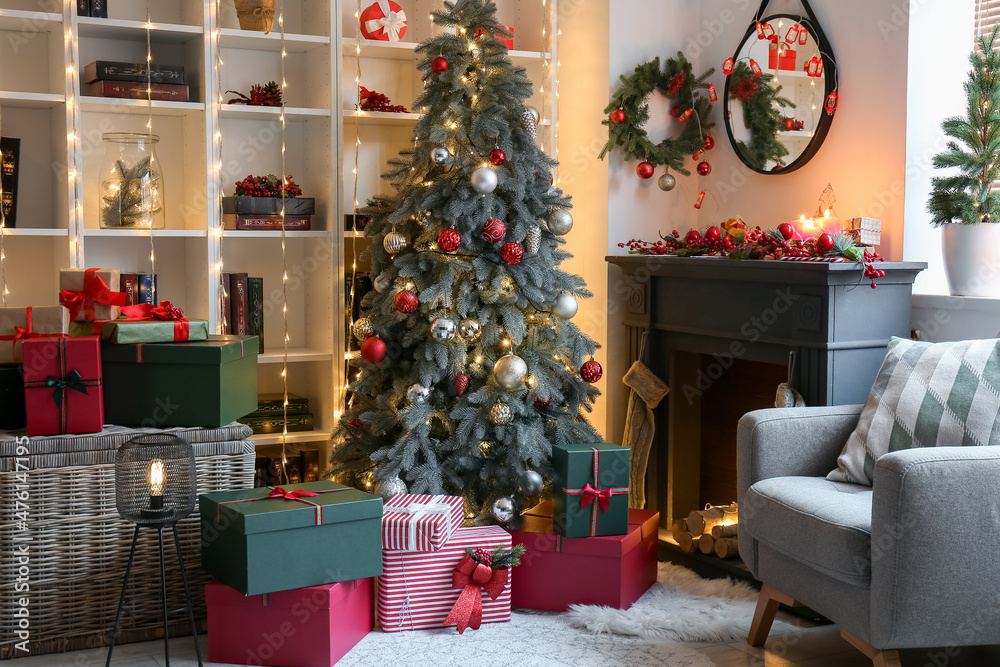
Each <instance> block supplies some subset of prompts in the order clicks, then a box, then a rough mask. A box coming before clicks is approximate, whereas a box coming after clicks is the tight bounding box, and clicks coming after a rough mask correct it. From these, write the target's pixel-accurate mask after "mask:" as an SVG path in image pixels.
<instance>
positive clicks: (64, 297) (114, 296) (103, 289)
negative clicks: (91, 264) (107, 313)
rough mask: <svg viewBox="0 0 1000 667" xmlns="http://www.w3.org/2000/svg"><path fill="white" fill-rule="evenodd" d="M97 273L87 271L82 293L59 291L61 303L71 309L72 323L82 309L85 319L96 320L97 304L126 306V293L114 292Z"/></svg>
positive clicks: (90, 270) (92, 270)
mask: <svg viewBox="0 0 1000 667" xmlns="http://www.w3.org/2000/svg"><path fill="white" fill-rule="evenodd" d="M97 271H98V269H87V270H86V272H85V273H84V276H83V289H82V290H81V291H79V292H75V291H73V290H68V289H64V290H60V291H59V303H61V304H62V305H64V306H66V307H67V308H69V319H70V321H73V320H76V316H77V315H79V314H80V310H81V309H83V314H84V319H87V320H93V319H95V317H94V304H95V303H103V304H105V305H107V306H124V305H125V292H112V291H111V288H110V287H108V284H107V283H106V282H104V280H103V279H102V278H101V277H100V276H99V275H97Z"/></svg>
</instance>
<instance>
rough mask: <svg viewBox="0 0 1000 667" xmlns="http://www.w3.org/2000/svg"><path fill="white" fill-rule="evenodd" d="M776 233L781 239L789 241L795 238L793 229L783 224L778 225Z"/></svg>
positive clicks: (789, 225) (785, 223)
mask: <svg viewBox="0 0 1000 667" xmlns="http://www.w3.org/2000/svg"><path fill="white" fill-rule="evenodd" d="M778 233H779V234H781V238H783V239H785V240H786V241H791V240H792V237H793V236H795V228H794V227H792V226H791V224H789V223H787V222H783V223H781V224H780V225H778Z"/></svg>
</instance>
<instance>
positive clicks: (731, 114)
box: [725, 14, 837, 174]
mask: <svg viewBox="0 0 1000 667" xmlns="http://www.w3.org/2000/svg"><path fill="white" fill-rule="evenodd" d="M730 68H731V69H732V71H731V73H730V72H729V70H730ZM725 70H726V71H727V73H728V76H727V77H726V88H725V100H726V113H725V121H726V132H727V133H728V134H729V141H730V142H731V143H732V145H733V148H734V149H735V150H736V154H737V155H738V156H739V157H740V159H741V160H742V161H743V163H744V164H745V165H746V166H747V167H749V168H750V169H752V170H753V171H756V172H758V173H761V174H782V173H787V172H790V171H794V170H796V169H798V168H800V167H802V166H803V165H804V164H806V163H807V162H808V161H809V160H810V159H811V158H812V156H813V155H815V154H816V151H818V150H819V147H820V146H821V145H822V143H823V139H824V138H826V134H827V132H828V131H829V130H830V125H831V124H832V122H833V114H834V112H835V111H836V96H835V95H834V96H833V99H832V100H831V101H829V102H828V97H829V96H830V94H831V93H832V92H834V91H835V90H836V88H837V66H836V64H835V61H834V58H833V53H832V50H831V48H830V45H829V43H828V42H827V41H826V37H825V36H824V35H823V31H822V30H821V29H820V28H819V26H818V25H817V24H816V23H815V21H814V20H812V19H811V18H807V17H804V16H792V15H787V14H777V15H774V16H770V17H768V18H762V19H760V20H759V21H755V22H754V23H752V24H751V26H750V29H749V30H748V31H747V34H746V36H745V37H744V38H743V41H742V42H740V45H739V47H738V48H737V49H736V54H735V55H734V56H733V57H732V59H731V62H730V61H726V66H725Z"/></svg>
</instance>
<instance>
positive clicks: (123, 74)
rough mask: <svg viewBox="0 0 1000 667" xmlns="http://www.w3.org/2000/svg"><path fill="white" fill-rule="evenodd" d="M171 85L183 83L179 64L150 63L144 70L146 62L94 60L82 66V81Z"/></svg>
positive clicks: (182, 71)
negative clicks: (147, 82) (147, 69)
mask: <svg viewBox="0 0 1000 667" xmlns="http://www.w3.org/2000/svg"><path fill="white" fill-rule="evenodd" d="M147 77H148V78H149V82H150V83H165V84H173V85H183V84H184V68H183V67H182V66H181V65H152V66H151V67H150V68H149V72H148V74H147V72H146V63H126V62H118V61H116V60H95V61H94V62H92V63H90V64H89V65H87V66H86V67H84V68H83V82H84V83H93V82H94V81H130V82H132V83H141V84H145V83H146V79H147Z"/></svg>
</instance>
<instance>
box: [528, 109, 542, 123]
mask: <svg viewBox="0 0 1000 667" xmlns="http://www.w3.org/2000/svg"><path fill="white" fill-rule="evenodd" d="M524 111H525V112H526V113H528V114H530V115H531V120H532V121H533V122H534V123H535V125H538V124H539V123H541V122H542V114H540V113H538V109H536V108H535V107H524Z"/></svg>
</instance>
